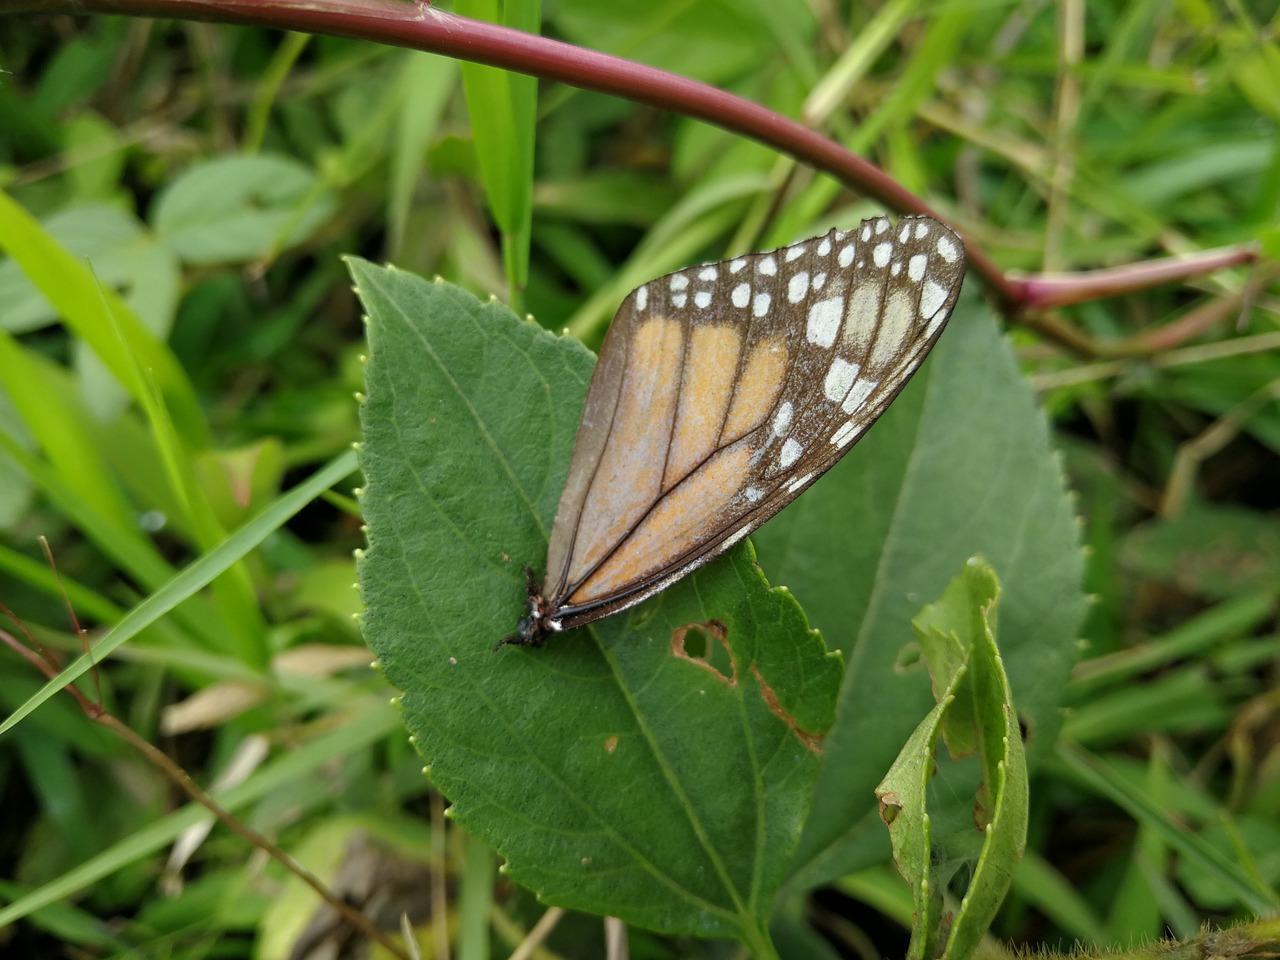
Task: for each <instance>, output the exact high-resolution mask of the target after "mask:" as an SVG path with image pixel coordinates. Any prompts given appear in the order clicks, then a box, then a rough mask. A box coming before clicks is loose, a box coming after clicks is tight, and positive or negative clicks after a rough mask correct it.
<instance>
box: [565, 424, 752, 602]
mask: <svg viewBox="0 0 1280 960" xmlns="http://www.w3.org/2000/svg"><path fill="white" fill-rule="evenodd" d="M750 459H751V448H750V447H749V446H748V445H747V444H745V443H740V444H736V445H735V446H732V447H728V448H727V449H724V450H721V451H720V452H719V453H717V454H715V455H714V456H713V457H712V458H711V459H710V460H709V461H707V463H706V465H705V466H704V467H702V468H701V469H700V470H697V471H695V472H694V473H692V474H690V476H689V477H688V479H686V480H685V481H684V482H683V483H682V484H680V485H679V486H678V487H676V488H675V489H673V490H672V491H671V492H670V493H668V494H666V495H665V496H664V497H663V498H662V499H661V500H660V501H659V502H658V504H657V506H655V507H654V508H653V512H652V513H650V514H649V516H647V517H645V519H644V522H643V523H641V524H640V525H639V526H638V527H637V528H636V529H635V531H634V532H633V533H632V534H631V535H630V536H629V537H627V539H626V540H625V541H624V542H623V543H622V545H621V546H619V547H618V549H617V550H615V551H614V552H613V554H612V555H611V556H610V557H609V558H608V559H607V560H606V561H605V562H604V563H602V564H601V565H600V569H598V570H597V571H596V572H595V573H593V574H592V575H591V577H590V578H589V579H588V580H587V581H586V582H585V583H583V584H582V586H580V587H579V588H578V589H577V590H576V591H575V592H574V594H573V596H571V597H569V599H568V601H567V603H568V604H569V605H577V604H585V603H591V602H592V601H594V600H600V599H603V598H605V597H611V596H613V595H614V594H616V593H618V592H620V591H621V590H622V589H623V588H624V587H628V586H634V585H635V584H637V583H639V582H640V581H642V580H645V579H647V578H649V577H651V576H653V575H655V574H657V573H659V572H661V571H662V570H665V569H666V568H668V567H669V566H671V564H672V563H673V562H674V561H676V560H678V559H679V558H681V557H683V556H684V555H685V554H687V553H689V552H690V551H691V550H692V549H693V548H694V547H695V546H696V545H698V544H701V543H703V542H705V541H706V540H707V539H709V538H710V537H711V536H712V535H714V534H715V533H716V532H717V531H719V529H720V517H721V514H722V513H723V511H724V509H725V508H726V507H727V506H728V504H729V501H731V500H732V499H733V498H734V497H735V496H736V495H737V493H738V491H739V490H740V489H742V483H743V480H744V479H745V477H746V474H747V466H748V462H749V461H750Z"/></svg>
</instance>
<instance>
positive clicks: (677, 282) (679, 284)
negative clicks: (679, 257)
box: [671, 273, 689, 293]
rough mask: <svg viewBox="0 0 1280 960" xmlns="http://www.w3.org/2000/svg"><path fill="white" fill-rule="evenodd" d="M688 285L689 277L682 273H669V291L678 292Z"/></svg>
mask: <svg viewBox="0 0 1280 960" xmlns="http://www.w3.org/2000/svg"><path fill="white" fill-rule="evenodd" d="M688 287H689V278H688V277H687V276H685V275H684V274H683V273H674V274H672V275H671V292H672V293H679V292H680V291H681V290H686V289H688Z"/></svg>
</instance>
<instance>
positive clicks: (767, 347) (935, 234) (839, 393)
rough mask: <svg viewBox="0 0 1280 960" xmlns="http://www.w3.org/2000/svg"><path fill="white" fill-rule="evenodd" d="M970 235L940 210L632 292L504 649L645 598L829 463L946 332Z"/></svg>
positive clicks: (724, 546)
mask: <svg viewBox="0 0 1280 960" xmlns="http://www.w3.org/2000/svg"><path fill="white" fill-rule="evenodd" d="M964 270H965V258H964V245H963V244H962V243H961V241H960V238H959V237H958V236H956V234H955V233H953V232H952V231H951V230H950V229H948V228H947V227H945V226H943V225H942V224H941V223H938V222H937V221H936V220H932V219H930V218H928V217H903V218H902V219H901V220H900V221H899V222H898V223H897V224H896V225H894V224H892V223H891V222H890V221H889V220H888V219H886V218H885V217H877V218H874V219H870V220H864V221H863V222H862V224H861V226H859V227H858V228H857V229H855V230H852V231H849V232H848V233H845V232H842V231H840V230H832V231H831V232H829V233H827V234H826V235H825V236H822V237H815V238H813V239H811V240H805V241H803V242H800V243H795V244H792V245H791V246H788V247H782V248H780V249H778V250H773V251H770V252H768V253H756V254H751V255H748V256H742V257H735V258H733V259H730V260H721V261H719V262H717V263H708V264H704V265H702V266H697V267H690V268H688V269H686V270H680V271H677V272H675V273H670V274H667V275H666V276H663V277H659V278H658V279H656V280H651V281H650V282H648V283H645V284H643V285H642V286H640V287H637V288H636V289H635V290H633V291H632V292H631V293H630V295H628V297H627V298H626V300H624V301H623V303H622V306H621V307H620V308H619V309H618V313H617V315H616V316H615V317H614V320H613V324H612V326H611V327H610V328H609V333H608V335H607V336H606V337H605V341H604V345H603V347H602V348H601V350H600V358H599V361H598V362H597V364H596V368H595V373H594V374H593V376H592V378H591V385H590V387H589V388H588V390H587V399H586V403H585V405H584V407H583V411H582V419H581V421H580V423H579V425H578V434H577V438H576V439H575V441H574V447H573V455H572V457H571V459H570V463H569V473H568V477H567V479H566V481H565V487H564V493H563V494H562V495H561V498H560V506H559V509H558V510H557V512H556V519H555V524H554V525H553V526H552V529H551V537H550V543H549V545H548V549H547V566H546V575H545V577H544V579H543V581H542V583H541V584H538V583H537V582H536V580H535V578H534V575H533V573H532V571H531V569H530V568H529V567H527V566H526V567H525V575H526V580H527V581H528V614H527V615H526V616H524V617H522V618H521V619H520V622H519V624H518V626H517V629H516V633H515V634H514V635H513V636H510V637H507V638H506V639H504V640H503V641H502V642H501V643H499V644H498V646H499V647H501V646H504V645H506V644H516V645H527V646H541V645H542V644H543V643H544V642H545V640H546V638H547V635H548V634H553V633H559V632H561V631H563V630H568V629H571V628H573V627H579V626H582V625H583V624H587V623H590V622H592V621H593V620H598V619H600V618H601V617H607V616H609V615H610V614H614V613H618V612H619V611H622V610H626V609H627V608H629V607H632V606H634V605H636V604H637V603H640V602H641V601H642V600H645V599H647V598H649V597H651V596H653V595H654V594H655V593H658V592H659V591H660V590H663V589H665V588H666V587H668V586H670V585H671V584H672V583H674V582H675V581H677V580H679V579H680V578H681V577H683V576H685V574H687V573H690V572H691V571H693V570H696V569H697V568H698V567H700V566H702V565H703V564H704V563H706V562H707V561H708V560H711V559H712V558H714V557H717V556H719V555H720V554H722V553H724V552H725V551H726V550H728V549H729V548H730V547H732V546H733V545H734V544H736V543H738V541H740V540H742V539H743V538H744V537H746V536H747V535H748V534H749V533H751V531H753V530H755V529H756V528H757V527H758V526H760V524H762V523H764V522H765V521H766V520H768V519H769V518H770V517H772V516H773V515H774V514H775V513H777V512H778V511H779V510H781V509H782V508H783V507H785V506H786V505H787V504H788V503H790V502H791V501H792V500H794V499H795V498H796V497H797V496H799V495H800V493H801V492H803V491H804V490H805V489H806V488H807V487H808V486H809V485H810V484H812V483H813V482H814V481H815V480H817V479H818V478H819V477H820V476H822V474H824V473H825V472H826V471H827V470H829V469H830V468H831V467H832V466H833V465H834V464H835V463H836V461H837V460H839V459H840V458H841V457H842V456H844V454H845V453H846V452H848V450H849V448H850V447H851V446H852V445H853V444H854V443H855V442H856V441H857V440H858V439H859V438H860V437H861V436H862V435H863V434H864V433H865V432H866V430H867V428H868V427H870V426H871V424H873V423H874V422H875V421H876V419H877V418H878V417H879V416H880V415H881V414H882V413H884V411H885V409H886V408H887V407H888V406H889V404H890V403H891V402H892V401H893V399H894V397H896V396H897V395H898V393H899V391H901V390H902V388H903V387H904V386H905V385H906V383H907V381H908V380H910V379H911V376H912V374H914V373H915V372H916V370H918V369H919V367H920V364H921V363H923V362H924V359H925V357H926V356H927V355H928V353H929V351H930V350H931V349H932V348H933V345H934V343H936V342H937V339H938V336H939V335H940V334H941V333H942V330H943V327H944V326H945V325H946V322H947V319H948V318H949V317H950V315H951V311H952V308H953V307H954V306H955V303H956V298H957V297H958V296H959V293H960V285H961V282H962V281H963V279H964Z"/></svg>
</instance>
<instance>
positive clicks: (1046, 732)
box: [754, 291, 1085, 885]
mask: <svg viewBox="0 0 1280 960" xmlns="http://www.w3.org/2000/svg"><path fill="white" fill-rule="evenodd" d="M754 539H755V542H756V545H757V548H758V550H759V555H760V563H761V566H762V567H763V568H764V570H765V571H766V574H767V575H768V576H769V579H770V580H771V581H772V582H775V583H782V584H786V585H787V586H788V587H790V588H791V590H792V591H793V592H794V593H795V595H796V598H797V599H798V600H799V601H800V602H801V605H802V606H803V607H804V608H805V612H806V613H807V614H808V616H809V618H810V620H811V622H812V623H813V624H814V625H815V626H816V627H818V628H819V629H820V630H821V631H822V633H823V636H824V637H825V638H826V639H827V642H828V643H830V644H831V645H832V646H834V647H839V648H840V649H842V650H843V651H844V652H845V657H846V665H847V667H846V671H845V682H844V687H843V689H842V691H841V705H840V723H839V724H838V725H837V727H836V728H835V729H834V730H833V731H832V733H831V736H830V737H828V738H827V741H826V743H825V745H824V748H823V770H822V774H821V776H820V778H819V784H818V794H817V796H816V797H815V799H814V810H813V816H811V817H810V820H809V823H808V825H807V826H806V834H805V837H804V839H803V841H802V844H801V850H800V853H799V854H798V858H797V863H796V865H795V867H794V868H793V869H794V870H796V871H801V870H803V877H802V879H803V882H804V883H806V884H810V885H816V884H819V883H822V882H825V881H827V880H830V879H831V878H833V877H838V876H840V875H842V874H844V873H847V872H849V871H851V870H854V869H857V868H859V867H862V866H867V865H869V864H872V863H878V862H881V861H882V860H883V859H884V858H885V857H886V856H887V852H888V851H887V849H886V847H885V845H884V841H883V833H882V831H880V830H879V829H878V827H877V824H876V822H875V817H874V809H875V807H874V804H875V800H874V794H873V791H874V789H875V785H876V784H877V783H878V782H879V781H880V779H881V778H882V777H883V776H884V773H885V771H887V770H888V769H889V765H890V764H891V763H892V762H893V758H894V757H895V756H896V755H897V753H898V751H899V749H900V748H901V745H902V744H903V743H904V742H905V741H906V739H907V737H908V736H909V735H910V733H911V731H912V729H914V728H915V726H916V724H917V723H918V722H919V720H920V718H921V717H923V716H924V715H925V714H926V713H927V712H928V711H929V710H930V709H931V707H932V705H933V702H934V698H933V696H932V695H931V693H930V689H929V679H928V677H927V675H926V674H925V672H924V671H923V670H922V669H919V668H917V667H913V666H912V664H910V663H909V662H907V661H906V660H905V659H904V651H909V650H911V649H913V648H914V647H915V639H914V637H913V635H912V633H911V630H910V626H909V624H910V620H911V617H912V616H913V615H914V614H915V612H916V611H917V610H918V609H919V605H920V603H921V602H922V601H923V600H924V599H925V598H927V597H930V596H938V595H940V594H941V593H942V591H943V588H944V587H945V586H946V584H947V583H948V582H949V581H950V579H951V577H952V575H953V574H954V571H955V570H957V569H959V568H960V566H961V565H962V564H963V563H964V562H965V561H966V560H967V559H968V558H969V557H970V556H973V555H975V554H978V553H980V554H982V555H983V556H984V557H985V558H986V559H987V561H988V562H989V563H990V564H991V566H992V568H993V569H994V570H995V571H996V574H997V576H998V577H999V579H1000V584H1001V600H1000V648H1001V652H1002V654H1003V657H1004V662H1005V666H1006V668H1007V670H1008V672H1009V678H1010V681H1011V682H1012V685H1013V691H1014V699H1015V701H1016V702H1017V704H1018V708H1019V710H1020V711H1021V715H1022V717H1023V719H1024V720H1025V721H1026V724H1027V728H1028V751H1029V756H1030V758H1031V760H1032V762H1033V763H1034V762H1035V761H1036V759H1037V757H1039V756H1041V755H1043V753H1044V752H1045V750H1047V749H1048V748H1050V747H1051V746H1052V744H1053V741H1054V738H1055V737H1056V735H1057V730H1058V727H1059V724H1060V722H1061V718H1060V715H1059V713H1060V704H1061V701H1062V697H1063V686H1064V684H1065V682H1066V680H1067V676H1068V673H1069V671H1070V669H1071V666H1072V664H1073V663H1074V661H1075V658H1076V655H1077V652H1078V648H1077V633H1076V631H1077V629H1078V625H1079V624H1080V622H1081V620H1082V618H1083V615H1084V611H1085V601H1084V597H1083V595H1082V593H1081V589H1080V580H1081V573H1082V560H1081V556H1080V551H1079V547H1078V531H1077V527H1076V522H1075V519H1074V517H1073V516H1072V511H1071V506H1070V503H1069V501H1068V499H1067V496H1066V493H1065V491H1064V489H1063V481H1062V476H1061V472H1060V469H1059V465H1058V462H1057V459H1056V457H1055V455H1054V454H1053V452H1052V451H1051V449H1050V447H1049V436H1048V428H1047V424H1046V423H1045V421H1044V417H1043V416H1042V415H1041V414H1040V413H1039V411H1037V410H1036V409H1035V406H1034V404H1033V402H1032V397H1031V391H1030V389H1029V388H1028V387H1027V385H1026V383H1025V382H1024V381H1023V380H1022V378H1021V376H1020V375H1019V372H1018V369H1017V364H1016V362H1015V361H1014V357H1013V354H1012V351H1011V350H1010V349H1009V346H1008V344H1007V343H1006V342H1005V341H1004V340H1003V339H1002V338H1001V336H1000V334H999V332H998V330H997V327H996V324H995V321H994V319H993V318H992V316H991V314H990V312H989V311H988V310H987V309H986V308H985V307H983V306H981V305H980V304H979V303H978V301H977V298H976V297H975V296H973V295H972V291H969V292H968V293H966V295H964V296H962V297H961V300H960V304H959V306H958V307H957V309H956V312H955V315H954V316H953V317H952V319H951V323H950V326H949V328H948V329H947V332H946V333H944V334H943V336H942V339H941V341H940V342H939V344H938V347H937V348H936V349H935V350H934V352H933V356H932V357H931V358H930V359H929V361H928V362H927V363H926V364H925V366H924V368H923V369H922V370H921V371H920V373H919V374H917V376H916V377H915V379H914V380H913V381H912V382H911V384H910V385H909V386H908V387H907V389H906V390H904V391H903V392H902V394H901V396H899V397H898V399H897V400H896V401H895V402H894V404H893V406H891V407H890V408H889V411H888V412H887V413H886V414H885V416H884V417H883V418H882V419H881V421H880V423H878V424H877V425H876V427H875V428H874V429H873V430H871V431H870V433H869V434H868V436H867V438H866V439H865V440H863V441H861V442H860V443H859V445H858V446H857V448H855V449H854V450H853V451H852V452H851V453H850V454H849V456H847V457H845V459H844V460H843V461H841V463H840V464H838V465H837V466H836V467H835V468H834V469H833V470H832V471H831V472H830V473H829V474H828V475H827V476H826V477H824V478H823V479H822V480H820V481H819V482H818V483H817V484H815V485H814V487H813V489H811V490H809V491H808V492H807V493H806V494H805V495H804V496H803V497H800V498H799V499H798V500H797V501H796V502H795V504H793V505H792V506H791V507H790V508H788V509H787V510H785V511H783V513H782V514H781V515H779V516H778V517H777V518H775V519H774V520H772V521H770V522H769V523H768V524H766V525H765V526H764V527H763V528H762V529H761V530H759V531H757V533H756V534H755V537H754ZM868 818H870V819H868Z"/></svg>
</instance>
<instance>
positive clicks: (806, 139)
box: [0, 0, 1019, 310]
mask: <svg viewBox="0 0 1280 960" xmlns="http://www.w3.org/2000/svg"><path fill="white" fill-rule="evenodd" d="M19 8H26V9H40V10H46V11H53V10H58V11H69V10H75V11H76V12H79V13H85V12H92V13H113V14H129V15H132V16H145V17H180V18H184V19H194V20H215V21H220V22H223V23H239V24H246V25H253V26H259V27H271V28H274V29H282V28H283V29H287V30H300V31H303V32H306V33H320V34H330V35H333V36H341V37H348V38H356V39H362V40H372V41H375V42H377V43H385V44H391V45H394V46H402V47H412V48H413V49H415V50H426V51H430V52H432V53H441V54H445V55H447V56H450V57H458V58H461V59H464V60H472V61H474V62H476V63H483V64H488V65H490V66H495V67H502V68H504V69H507V70H515V71H518V72H520V73H527V74H532V75H533V76H536V77H541V78H543V79H548V80H558V81H560V82H562V83H567V84H571V85H573V86H575V87H582V88H584V89H587V90H597V91H599V92H601V93H608V94H613V95H615V96H619V97H624V98H627V99H630V100H634V101H636V102H639V103H646V104H649V105H651V106H654V107H659V108H661V109H664V110H670V111H674V112H676V113H681V114H684V115H686V116H690V117H696V118H698V119H700V120H705V121H706V122H708V123H711V124H715V125H716V126H719V127H723V128H724V129H726V130H729V131H731V132H734V133H740V134H742V135H744V136H748V137H751V138H753V139H755V140H758V141H760V142H761V143H764V144H766V145H768V146H771V147H774V148H775V149H778V150H781V151H783V152H785V153H789V154H791V155H792V156H794V157H796V158H797V159H799V160H802V161H804V162H805V163H808V164H810V165H811V166H813V167H816V168H817V169H819V170H824V171H826V172H829V173H831V174H832V175H833V176H836V177H838V178H839V179H840V180H841V181H843V182H844V183H845V184H847V185H848V186H850V187H851V188H853V189H856V190H858V191H859V192H861V193H864V194H866V195H867V196H869V197H872V198H874V199H876V200H879V201H880V202H881V203H883V204H884V205H885V206H887V207H889V208H890V209H892V210H897V211H899V212H903V213H919V214H924V215H926V216H931V217H935V218H937V219H945V218H942V217H940V216H939V215H938V214H937V213H936V212H935V211H934V210H932V209H931V208H930V207H929V205H928V204H926V203H925V202H924V201H923V200H921V199H920V198H919V197H917V196H916V195H915V194H913V193H911V192H910V191H909V190H906V189H904V188H903V187H902V186H901V185H900V184H898V183H896V182H895V181H894V180H893V179H892V178H891V177H890V176H889V175H888V174H887V173H885V172H884V171H883V170H881V169H880V168H879V167H877V166H876V165H875V164H873V163H870V162H869V161H867V160H864V159H863V158H862V157H859V156H857V155H856V154H853V153H851V152H849V151H848V150H846V149H845V148H844V147H842V146H841V145H840V144H838V143H836V142H835V141H833V140H829V139H828V138H826V137H824V136H822V135H821V134H820V133H817V132H815V131H813V130H811V129H809V128H808V127H806V126H804V125H803V124H801V123H799V122H797V121H795V120H791V119H789V118H787V117H784V116H782V115H780V114H777V113H774V112H773V111H772V110H768V109H766V108H765V107H762V106H760V105H759V104H756V103H752V102H751V101H749V100H744V99H743V98H741V97H737V96H734V95H733V94H731V93H727V92H725V91H724V90H720V89H718V88H716V87H713V86H710V85H709V84H705V83H699V82H698V81H696V80H690V79H689V78H687V77H681V76H678V75H676V74H673V73H668V72H667V71H665V70H659V69H657V68H656V67H649V66H645V65H644V64H639V63H634V62H632V61H630V60H623V59H621V58H620V57H614V56H610V55H608V54H605V53H599V52H597V51H594V50H588V49H584V48H582V47H576V46H573V45H572V44H568V43H563V42H561V41H558V40H551V39H548V38H546V37H540V36H536V35H533V34H528V33H522V32H520V31H518V30H512V29H510V28H507V27H502V26H498V25H496V24H492V23H486V22H484V21H481V20H471V19H468V18H466V17H460V16H458V15H456V14H453V13H447V12H445V11H442V10H436V9H435V8H433V7H429V6H422V5H418V4H413V3H402V2H398V0H324V2H322V3H316V2H307V0H79V2H76V3H68V2H51V0H40V2H37V0H18V2H16V3H15V2H12V0H10V2H0V13H2V12H4V11H5V10H6V9H19ZM967 247H968V255H969V266H970V269H971V270H973V271H974V272H975V273H977V274H978V275H980V276H981V277H982V278H983V281H984V282H985V284H986V285H987V287H988V289H989V290H990V291H991V292H992V294H993V295H994V296H995V299H996V300H997V301H998V302H999V304H1000V306H1001V307H1002V308H1004V309H1006V310H1013V309H1016V308H1017V306H1018V300H1019V298H1018V292H1017V289H1016V286H1015V285H1014V284H1013V283H1012V282H1011V281H1010V280H1009V279H1008V278H1007V277H1006V276H1005V275H1004V274H1003V272H1001V270H1000V268H999V267H997V266H996V265H995V263H993V262H992V261H991V259H990V258H989V257H987V255H986V254H985V253H983V252H982V251H981V250H979V249H977V248H976V247H975V246H974V245H973V244H971V243H970V244H968V245H967Z"/></svg>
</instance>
